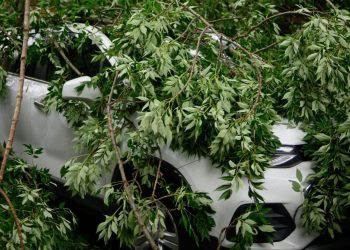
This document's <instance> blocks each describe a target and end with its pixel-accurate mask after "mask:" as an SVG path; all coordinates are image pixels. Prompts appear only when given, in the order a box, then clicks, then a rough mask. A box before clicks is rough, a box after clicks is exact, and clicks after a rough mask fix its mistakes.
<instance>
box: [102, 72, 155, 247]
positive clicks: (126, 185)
mask: <svg viewBox="0 0 350 250" xmlns="http://www.w3.org/2000/svg"><path fill="white" fill-rule="evenodd" d="M117 78H118V74H117V73H116V74H115V77H114V80H113V85H112V88H111V91H110V93H109V97H108V104H107V116H108V130H109V134H110V137H111V140H112V144H113V148H114V151H115V155H116V158H117V161H118V168H119V172H120V175H121V178H122V181H123V187H124V190H125V192H126V195H127V199H128V202H129V205H130V206H131V209H132V210H133V212H134V214H135V217H136V219H137V223H138V224H139V225H140V227H141V229H142V231H143V233H144V235H145V237H146V239H147V240H148V242H149V243H150V245H151V247H152V249H154V250H158V246H157V244H156V243H155V241H154V239H153V238H152V235H151V234H150V232H149V231H148V229H147V227H146V225H145V223H144V220H143V218H142V216H141V214H140V209H139V207H138V206H137V205H136V203H135V201H134V198H133V195H132V192H131V189H130V186H129V183H128V180H127V178H126V174H125V169H124V164H123V161H122V159H121V154H120V151H119V147H118V145H117V142H116V140H115V130H114V128H113V124H112V110H111V101H112V94H113V90H114V87H115V84H116V81H117Z"/></svg>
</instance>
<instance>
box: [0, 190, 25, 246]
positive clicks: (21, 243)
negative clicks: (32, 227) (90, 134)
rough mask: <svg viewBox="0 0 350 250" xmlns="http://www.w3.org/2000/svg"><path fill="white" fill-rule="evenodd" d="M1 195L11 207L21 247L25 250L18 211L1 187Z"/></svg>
mask: <svg viewBox="0 0 350 250" xmlns="http://www.w3.org/2000/svg"><path fill="white" fill-rule="evenodd" d="M0 194H1V195H2V196H3V197H4V198H5V200H6V203H7V204H8V205H9V207H10V210H11V213H12V216H13V218H14V219H15V223H16V229H17V234H18V237H19V243H20V245H21V249H22V250H24V242H23V236H22V225H21V222H20V221H19V219H18V216H17V214H16V209H15V208H14V206H13V205H12V202H11V200H10V198H9V197H8V196H7V194H6V192H5V191H4V190H3V189H2V188H1V187H0Z"/></svg>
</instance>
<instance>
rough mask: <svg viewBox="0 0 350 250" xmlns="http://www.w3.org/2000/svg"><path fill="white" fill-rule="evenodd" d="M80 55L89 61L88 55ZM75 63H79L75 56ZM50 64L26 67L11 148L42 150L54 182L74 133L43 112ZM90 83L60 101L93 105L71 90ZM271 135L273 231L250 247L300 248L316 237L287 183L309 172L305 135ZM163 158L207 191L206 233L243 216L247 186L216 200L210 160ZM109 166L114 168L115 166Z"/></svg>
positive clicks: (268, 195) (2, 135) (10, 106)
mask: <svg viewBox="0 0 350 250" xmlns="http://www.w3.org/2000/svg"><path fill="white" fill-rule="evenodd" d="M69 29H70V30H71V32H72V33H81V32H85V33H86V34H88V36H89V38H90V39H91V40H92V41H94V43H93V44H95V45H93V46H95V49H97V50H100V51H102V52H104V51H106V50H108V49H109V48H110V47H111V46H112V42H111V41H110V40H109V39H108V37H107V36H105V35H104V34H103V33H102V32H100V31H99V30H98V29H97V28H95V27H91V26H85V25H72V26H69ZM33 41H34V40H33V38H32V39H31V41H30V43H33ZM96 41H98V42H96ZM29 50H30V47H29ZM91 51H93V50H91ZM91 51H86V53H91ZM84 56H85V57H86V58H88V57H89V55H87V54H85V55H84ZM86 58H82V59H81V61H85V62H86V63H87V68H89V67H91V68H94V69H96V66H91V65H89V63H90V61H87V60H86ZM74 60H78V59H77V58H75V59H74ZM48 61H49V60H48V58H47V56H45V55H42V57H41V60H40V62H39V61H37V62H32V63H31V64H30V65H29V66H28V69H27V77H26V80H25V86H24V95H23V104H22V111H21V115H20V119H19V123H18V127H17V131H16V137H15V143H14V150H15V152H16V153H17V154H19V155H20V156H22V157H23V158H26V155H25V154H24V153H23V151H24V147H23V144H31V145H33V147H41V148H43V149H44V150H43V154H42V155H41V156H40V157H39V158H37V159H34V160H35V163H36V164H37V165H38V166H39V167H41V168H49V170H50V173H51V174H52V176H53V178H54V179H55V180H56V181H59V182H64V180H62V178H61V175H60V169H61V167H62V166H63V165H64V164H65V163H66V162H67V161H68V160H70V159H71V158H72V157H73V156H74V150H73V143H72V140H73V130H72V128H71V127H70V125H69V124H68V123H67V121H66V120H65V118H64V117H63V115H62V114H60V113H58V112H56V111H51V112H49V113H45V112H43V108H44V105H43V103H42V100H43V99H44V97H45V95H47V93H48V81H49V80H50V79H49V77H50V75H51V73H52V72H50V70H52V69H50V67H49V66H48ZM108 61H109V63H110V64H111V65H116V64H117V58H114V57H109V58H108ZM87 70H88V69H87ZM12 71H14V72H16V71H17V72H18V68H15V66H14V68H13V70H12ZM88 72H89V71H88ZM91 74H93V73H91ZM90 76H93V75H90ZM89 80H90V77H88V76H84V77H78V78H76V79H69V80H68V81H67V82H65V83H64V86H63V92H62V95H63V98H65V99H68V100H69V99H75V100H82V101H86V102H92V101H94V100H95V99H96V98H97V97H98V96H99V95H100V92H99V90H98V89H92V88H84V91H83V92H82V93H80V94H78V93H76V90H75V87H77V86H79V85H80V84H81V83H82V82H86V81H89ZM18 82H19V76H18V74H16V73H11V72H8V76H7V82H6V95H5V97H3V98H1V99H0V140H1V142H4V141H6V139H7V135H8V132H9V128H10V123H11V117H12V113H13V110H14V107H15V102H16V92H17V86H18ZM273 132H274V134H275V135H276V136H277V137H278V138H279V140H280V141H281V143H282V144H283V146H282V147H281V148H280V149H279V150H278V151H277V152H276V154H275V156H274V158H273V161H272V163H271V168H269V169H267V171H266V173H265V184H264V187H265V189H264V190H263V191H261V195H262V196H263V197H264V198H265V205H264V206H265V207H268V208H270V209H271V210H270V212H269V213H268V216H269V217H270V220H271V223H272V225H273V226H274V228H275V230H276V233H275V236H274V243H273V244H270V243H264V242H261V243H254V244H253V246H252V249H303V248H305V247H306V246H307V245H308V244H310V242H311V241H313V240H314V239H315V238H316V237H317V235H316V234H309V233H308V232H306V230H305V229H303V228H302V226H301V222H300V213H301V209H299V206H300V205H301V204H302V202H303V195H302V194H301V193H297V192H295V191H293V190H292V187H291V182H290V180H295V179H296V177H295V176H296V169H299V170H300V171H301V172H302V174H303V176H307V175H308V174H310V173H312V162H311V161H307V160H303V158H302V157H300V155H299V152H298V146H300V145H302V144H304V142H303V137H304V133H303V132H302V131H301V130H299V129H298V128H292V127H290V126H289V125H287V124H282V123H281V124H278V125H275V126H274V127H273ZM162 159H163V161H164V162H165V163H166V164H165V166H166V169H164V171H168V172H169V173H176V176H177V178H181V179H183V180H184V181H186V182H187V183H188V184H189V185H190V187H191V188H192V190H193V191H201V192H206V193H208V195H209V196H210V197H211V198H212V199H213V201H214V202H213V204H212V208H213V209H214V210H215V211H216V213H215V214H214V215H213V218H214V220H215V224H216V225H215V226H214V227H213V228H212V230H211V232H210V235H211V236H212V237H215V238H218V237H219V235H220V232H221V230H222V229H223V228H225V227H227V226H228V225H229V224H230V222H231V221H232V220H233V219H234V218H236V217H237V216H239V215H240V214H242V213H243V212H244V210H245V208H246V207H247V205H248V204H251V203H252V200H251V199H250V198H249V197H248V185H245V186H244V187H243V188H242V189H240V190H239V191H238V192H237V193H234V194H233V195H232V196H231V197H230V198H229V199H227V200H219V196H220V195H221V193H220V192H218V191H215V189H216V188H217V187H219V186H220V185H222V184H223V181H221V180H220V179H219V177H220V176H221V171H220V170H219V169H217V168H214V167H212V164H211V162H210V160H209V159H207V158H197V157H187V156H185V155H183V154H182V153H180V152H174V151H172V150H170V149H169V148H164V149H162ZM111 164H112V165H113V163H111ZM114 166H116V164H115V165H114ZM112 179H113V175H112V174H106V175H105V176H103V177H101V181H100V184H99V185H100V186H101V187H102V186H103V185H104V184H107V183H110V182H111V181H112ZM305 185H306V184H305ZM175 232H176V230H175ZM232 234H234V231H232V230H228V231H227V236H230V235H232ZM162 237H163V238H161V239H156V240H157V242H158V244H160V246H161V245H164V246H165V248H166V247H168V248H170V249H179V237H178V235H177V234H176V233H175V234H174V232H170V229H169V234H164V236H162ZM142 244H143V243H142ZM142 244H140V245H139V246H140V247H139V249H142V248H143V247H142V246H146V245H145V244H143V245H142ZM233 244H234V243H233V242H230V241H228V240H227V239H225V240H224V241H223V242H222V246H223V247H231V246H232V245H233ZM136 248H137V247H136ZM145 248H146V247H145Z"/></svg>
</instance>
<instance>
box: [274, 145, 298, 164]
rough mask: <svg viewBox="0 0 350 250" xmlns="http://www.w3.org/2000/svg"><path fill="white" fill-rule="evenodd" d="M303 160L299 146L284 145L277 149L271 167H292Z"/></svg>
mask: <svg viewBox="0 0 350 250" xmlns="http://www.w3.org/2000/svg"><path fill="white" fill-rule="evenodd" d="M301 160H302V157H301V154H300V152H299V150H298V147H297V146H282V147H279V148H278V149H277V150H276V153H275V154H274V155H273V156H272V160H271V167H273V168H290V167H293V166H295V165H297V164H298V163H300V162H301Z"/></svg>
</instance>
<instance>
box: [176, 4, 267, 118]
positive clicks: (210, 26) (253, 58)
mask: <svg viewBox="0 0 350 250" xmlns="http://www.w3.org/2000/svg"><path fill="white" fill-rule="evenodd" d="M181 5H182V6H183V7H184V8H185V9H186V10H188V11H189V12H191V13H192V14H193V15H194V16H196V17H197V18H199V19H200V20H201V21H202V22H203V23H204V24H205V25H206V26H207V28H208V27H209V28H210V31H212V32H214V33H215V35H217V37H222V38H223V40H225V41H227V42H229V43H231V44H233V45H234V46H235V47H237V48H238V49H240V50H242V51H243V52H244V53H245V54H246V55H248V57H249V58H250V60H251V62H252V64H253V65H254V68H255V72H256V78H257V81H258V85H259V87H258V93H257V96H256V98H255V102H254V104H253V105H252V108H251V109H250V113H254V112H255V109H256V107H257V105H258V103H259V101H260V96H261V90H262V74H261V70H260V66H259V65H258V64H257V63H256V62H255V60H257V59H259V57H258V56H257V55H255V54H253V53H251V52H249V51H248V50H247V49H246V48H244V47H243V46H242V45H240V44H239V43H238V42H236V41H234V40H233V39H231V38H229V37H228V36H226V35H225V34H223V33H220V32H218V31H217V30H216V29H215V28H214V26H213V25H212V24H210V23H209V22H208V21H207V20H206V19H205V18H204V17H202V16H201V15H200V14H198V13H197V12H196V11H194V10H193V9H191V8H189V7H188V6H187V5H186V4H182V3H181Z"/></svg>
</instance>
